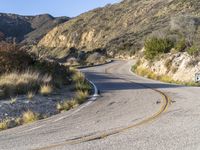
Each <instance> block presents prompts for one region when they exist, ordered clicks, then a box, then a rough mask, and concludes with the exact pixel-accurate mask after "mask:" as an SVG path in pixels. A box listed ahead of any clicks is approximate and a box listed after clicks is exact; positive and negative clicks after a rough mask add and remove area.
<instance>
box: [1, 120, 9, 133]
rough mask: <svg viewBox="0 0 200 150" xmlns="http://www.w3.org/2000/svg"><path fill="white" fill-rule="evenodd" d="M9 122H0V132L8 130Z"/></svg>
mask: <svg viewBox="0 0 200 150" xmlns="http://www.w3.org/2000/svg"><path fill="white" fill-rule="evenodd" d="M8 123H9V120H7V119H6V120H3V121H1V122H0V131H2V130H5V129H7V128H8Z"/></svg>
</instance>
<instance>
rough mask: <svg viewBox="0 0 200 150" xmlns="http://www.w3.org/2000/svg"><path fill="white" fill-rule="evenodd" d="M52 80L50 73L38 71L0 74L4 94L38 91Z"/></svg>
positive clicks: (0, 83)
mask: <svg viewBox="0 0 200 150" xmlns="http://www.w3.org/2000/svg"><path fill="white" fill-rule="evenodd" d="M51 81H52V77H51V76H50V75H47V74H46V75H42V74H40V73H39V72H37V71H29V70H28V71H25V72H21V73H18V72H12V73H6V74H3V75H1V76H0V89H1V90H2V91H3V94H4V96H13V95H17V94H25V93H27V92H29V91H37V90H38V89H39V88H40V86H41V85H43V84H49V83H51Z"/></svg>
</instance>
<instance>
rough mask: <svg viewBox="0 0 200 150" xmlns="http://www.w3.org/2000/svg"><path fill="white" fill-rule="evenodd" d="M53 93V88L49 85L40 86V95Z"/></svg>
mask: <svg viewBox="0 0 200 150" xmlns="http://www.w3.org/2000/svg"><path fill="white" fill-rule="evenodd" d="M52 92H53V87H52V86H51V85H42V86H41V87H40V94H42V95H44V96H46V95H49V94H51V93H52Z"/></svg>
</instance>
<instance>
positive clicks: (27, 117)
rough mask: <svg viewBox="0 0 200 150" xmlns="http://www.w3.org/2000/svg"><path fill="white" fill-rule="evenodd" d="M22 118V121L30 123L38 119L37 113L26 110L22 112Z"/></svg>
mask: <svg viewBox="0 0 200 150" xmlns="http://www.w3.org/2000/svg"><path fill="white" fill-rule="evenodd" d="M22 120H23V123H31V122H34V121H36V120H38V115H37V114H35V113H34V112H32V111H30V110H28V111H27V112H24V113H23V116H22Z"/></svg>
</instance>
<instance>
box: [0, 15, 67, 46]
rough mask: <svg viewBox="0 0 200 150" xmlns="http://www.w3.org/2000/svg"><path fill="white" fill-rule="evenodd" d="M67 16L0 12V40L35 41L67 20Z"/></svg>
mask: <svg viewBox="0 0 200 150" xmlns="http://www.w3.org/2000/svg"><path fill="white" fill-rule="evenodd" d="M68 20H69V18H68V17H56V18H54V17H53V16H51V15H49V14H43V15H37V16H20V15H16V14H6V13H0V40H1V39H2V33H3V34H4V40H5V39H6V40H9V41H13V40H14V39H15V41H16V42H23V43H37V42H38V41H39V40H40V39H41V38H42V37H43V36H44V35H45V34H46V33H48V32H49V31H50V30H51V29H52V28H54V27H55V26H57V25H59V24H61V23H64V22H66V21H68Z"/></svg>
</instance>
